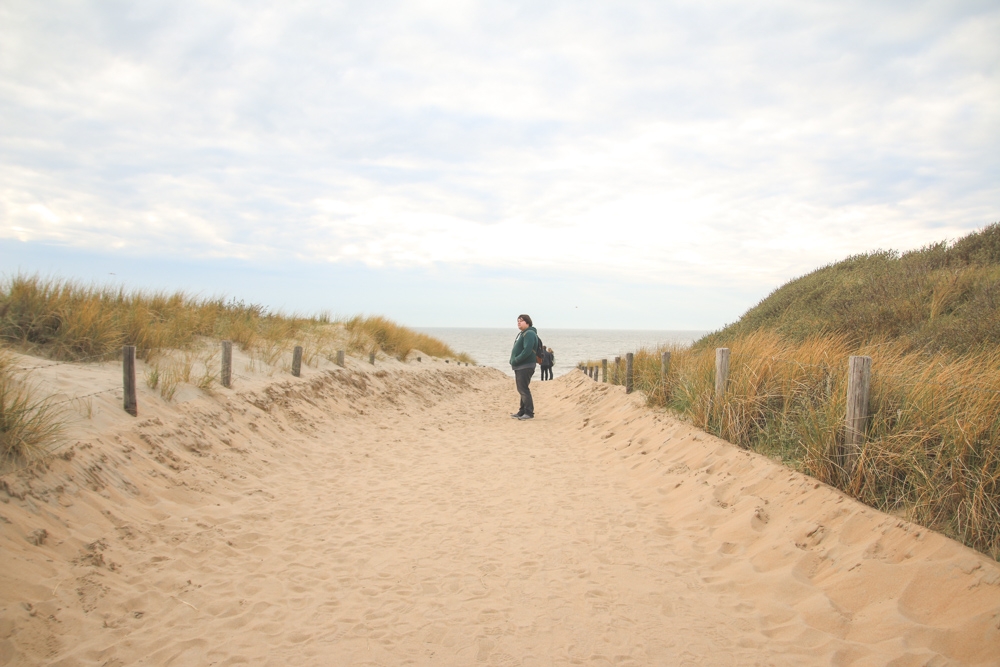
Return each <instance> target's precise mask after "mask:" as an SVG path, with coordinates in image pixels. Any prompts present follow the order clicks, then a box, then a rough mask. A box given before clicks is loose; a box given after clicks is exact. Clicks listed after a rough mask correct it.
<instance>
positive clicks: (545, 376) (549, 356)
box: [542, 347, 556, 380]
mask: <svg viewBox="0 0 1000 667" xmlns="http://www.w3.org/2000/svg"><path fill="white" fill-rule="evenodd" d="M555 363H556V355H555V354H553V353H552V348H551V347H550V348H546V349H545V351H544V352H542V380H551V379H552V366H553V364H555Z"/></svg>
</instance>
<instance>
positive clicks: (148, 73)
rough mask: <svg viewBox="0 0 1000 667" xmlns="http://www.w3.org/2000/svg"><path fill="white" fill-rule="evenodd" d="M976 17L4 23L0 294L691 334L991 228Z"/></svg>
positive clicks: (55, 19) (97, 11) (32, 11)
mask: <svg viewBox="0 0 1000 667" xmlns="http://www.w3.org/2000/svg"><path fill="white" fill-rule="evenodd" d="M998 35H1000V4H998V3H997V2H995V0H984V1H975V2H965V1H963V0H942V1H936V0H933V1H930V2H920V1H919V0H906V1H900V2H883V1H880V0H857V1H855V0H836V1H832V0H831V1H828V2H812V1H808V0H773V1H771V0H761V1H757V2H746V0H733V1H729V0H721V1H708V0H695V1H691V2H688V1H686V0H685V1H672V0H649V1H646V0H616V1H614V2H611V1H610V0H604V1H597V0H572V1H569V0H565V1H563V0H552V1H550V0H526V1H523V2H521V1H512V2H506V1H495V2H486V1H484V0H479V1H463V0H407V1H399V2H396V1H383V0H345V1H340V2H337V1H331V2H326V1H323V2H320V1H319V0H302V1H296V0H282V1H281V2H264V1H258V2H254V1H252V0H250V1H247V0H238V1H237V0H231V1H229V0H197V1H196V2H188V1H184V0H170V1H157V0H143V1H142V2H127V1H125V0H92V1H89V2H88V1H87V0H72V1H68V0H67V1H60V0H46V1H45V2H38V1H37V0H0V270H2V273H3V275H4V277H8V276H10V275H12V274H15V273H17V272H19V271H20V272H22V273H29V274H33V273H41V274H43V275H48V276H55V277H61V278H70V279H74V280H78V281H83V282H87V283H90V282H93V281H96V282H98V283H101V284H104V283H111V284H124V285H126V286H128V287H137V288H143V289H145V288H153V289H164V290H168V291H174V290H178V289H180V290H185V291H188V292H190V293H192V294H199V295H203V296H206V297H208V296H219V295H222V296H231V297H234V298H242V299H245V300H248V301H253V302H257V303H262V304H265V305H268V306H269V307H271V308H275V309H282V310H284V311H285V312H298V313H302V314H314V313H318V312H321V311H329V312H331V313H334V314H342V315H354V314H358V313H371V314H382V315H386V316H388V317H390V318H392V319H394V320H396V321H398V322H400V323H403V324H407V325H411V326H418V327H419V326H513V324H512V322H513V320H514V316H516V314H517V313H521V312H528V313H530V314H531V315H532V316H533V317H534V319H535V320H536V322H537V323H538V324H539V325H540V326H548V327H587V328H651V329H716V328H719V327H721V326H723V325H724V324H726V323H728V322H732V321H734V320H736V319H737V318H738V317H739V316H740V315H741V314H742V313H743V312H744V311H746V310H747V309H748V308H750V307H751V306H753V305H754V304H755V303H757V302H758V301H759V300H760V299H762V298H763V297H765V296H767V294H769V293H770V292H771V291H772V290H773V289H775V288H777V287H779V286H780V285H782V284H783V283H785V282H787V281H788V280H790V279H792V278H795V277H797V276H800V275H802V274H804V273H808V272H809V271H811V270H813V269H815V268H818V267H819V266H822V265H824V264H827V263H830V262H833V261H837V260H839V259H843V258H844V257H847V256H849V255H852V254H856V253H860V252H866V251H870V250H875V249H878V248H893V249H897V250H904V251H905V250H908V249H914V248H919V247H921V246H923V245H925V244H927V243H932V242H937V241H941V240H949V239H950V240H954V239H956V238H959V237H961V236H964V235H966V234H968V233H970V232H972V231H975V230H977V229H980V228H982V227H983V226H985V225H987V224H990V223H992V222H996V221H998V220H1000V39H997V36H998Z"/></svg>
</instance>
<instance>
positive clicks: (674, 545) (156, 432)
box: [0, 358, 1000, 666]
mask: <svg viewBox="0 0 1000 667" xmlns="http://www.w3.org/2000/svg"><path fill="white" fill-rule="evenodd" d="M120 372H121V371H120V367H118V366H116V365H113V364H110V365H107V366H87V367H80V366H74V365H69V366H65V365H64V366H59V367H51V368H44V369H40V370H38V371H36V374H35V377H37V378H38V381H39V382H40V383H41V384H42V385H43V386H45V387H47V388H48V389H49V390H50V391H53V392H56V393H57V394H59V395H65V396H66V397H67V398H68V397H72V396H81V395H84V394H88V393H92V392H94V391H96V390H99V389H101V388H102V387H113V386H114V385H115V381H116V380H117V381H120ZM533 388H534V390H535V394H536V404H537V406H538V407H537V414H538V417H537V419H535V420H534V421H533V422H519V421H516V420H512V419H510V418H509V416H508V414H509V413H510V412H511V411H512V408H514V407H515V405H516V394H515V391H514V387H513V380H511V379H509V378H507V377H506V376H504V375H503V374H502V373H500V372H499V371H496V370H491V369H484V368H472V367H455V366H454V365H453V364H452V365H446V364H444V363H442V362H432V363H427V359H426V358H425V359H424V362H423V363H407V364H403V363H399V362H394V361H391V360H390V361H380V362H379V364H378V366H377V367H372V366H370V365H368V364H367V363H362V362H359V361H357V360H349V363H348V367H347V368H346V369H340V368H330V367H322V368H319V369H317V368H309V369H306V370H304V372H303V377H301V378H291V377H289V376H288V375H283V374H278V373H276V374H274V375H272V376H267V375H264V374H260V373H258V374H251V373H244V374H243V375H242V376H241V377H240V378H239V381H238V383H237V385H236V386H235V388H234V389H232V390H227V389H216V390H215V392H214V393H213V394H205V393H203V392H201V391H199V390H196V389H193V388H187V389H184V390H182V391H180V392H178V394H177V395H176V396H175V397H174V399H175V400H174V401H172V402H165V401H163V400H162V399H160V398H159V397H157V396H156V395H155V394H154V393H153V392H151V391H150V390H148V388H145V387H142V388H141V390H142V393H141V395H140V414H139V417H138V418H132V417H129V416H127V415H125V413H124V412H122V411H121V410H120V408H119V407H118V406H119V404H120V393H118V394H115V393H114V392H105V393H102V394H99V395H97V396H94V397H92V398H90V399H88V400H87V401H83V402H81V401H71V402H70V403H68V405H71V406H72V409H73V410H75V411H76V413H77V414H78V415H79V418H78V419H77V421H76V422H75V423H74V424H73V426H72V428H71V431H70V433H69V439H68V445H67V446H66V447H64V448H63V449H61V450H60V451H59V457H58V458H56V459H55V460H54V461H53V463H52V464H51V466H50V467H49V469H48V470H44V471H38V472H34V473H21V474H20V475H9V474H8V475H4V476H3V477H2V478H0V486H2V489H0V500H2V501H3V502H2V503H0V540H2V554H3V556H2V558H3V562H2V568H0V664H2V665H32V664H45V665H109V666H114V665H247V664H249V665H289V664H294V665H478V664H482V665H504V666H506V665H525V666H535V665H537V666H542V665H618V666H632V665H635V666H638V665H688V664H691V665H695V664H704V665H887V664H892V665H901V666H902V665H996V664H998V662H1000V567H998V564H997V563H996V562H994V561H992V560H991V559H988V558H986V557H984V556H982V555H980V554H977V553H976V552H974V551H971V550H969V549H967V548H965V547H963V546H961V545H959V544H957V543H955V542H954V541H952V540H949V539H946V538H944V537H942V536H941V535H938V534H936V533H933V532H930V531H928V530H925V529H923V528H920V527H918V526H914V525H912V524H909V523H907V522H905V521H902V520H900V519H898V518H895V517H892V516H889V515H886V514H883V513H880V512H877V511H874V510H872V509H869V508H866V507H864V506H862V505H860V504H858V503H856V502H854V501H852V500H850V499H848V498H846V497H844V496H843V495H842V494H840V493H839V492H837V491H835V490H833V489H831V488H829V487H826V486H824V485H821V484H818V483H817V482H816V481H815V480H812V479H810V478H808V477H805V476H803V475H800V474H797V473H794V472H791V471H789V470H788V469H785V468H782V467H781V466H779V465H777V464H775V463H773V462H771V461H769V460H767V459H765V458H763V457H760V456H757V455H753V454H749V453H747V452H744V451H741V450H739V449H737V448H735V447H733V446H731V445H729V444H728V443H725V442H723V441H721V440H719V439H717V438H714V437H712V436H709V435H706V434H705V433H703V432H701V431H699V430H698V429H696V428H693V427H691V426H690V425H687V424H685V423H682V422H680V421H678V420H676V419H674V418H672V417H670V416H667V415H664V414H657V413H655V412H652V411H650V410H648V409H646V408H644V407H643V406H642V404H641V399H640V398H639V397H637V396H626V395H625V394H624V392H623V390H622V388H620V387H609V386H607V385H599V384H596V383H594V382H593V381H591V380H590V379H588V378H586V377H585V376H584V375H583V374H581V373H579V372H574V373H573V374H570V375H568V376H564V377H561V378H558V379H557V380H555V381H553V382H546V383H540V382H536V383H534V384H533Z"/></svg>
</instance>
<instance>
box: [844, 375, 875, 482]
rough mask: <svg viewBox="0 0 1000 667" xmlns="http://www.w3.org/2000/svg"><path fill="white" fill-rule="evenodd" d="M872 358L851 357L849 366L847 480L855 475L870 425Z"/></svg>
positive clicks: (845, 442)
mask: <svg viewBox="0 0 1000 667" xmlns="http://www.w3.org/2000/svg"><path fill="white" fill-rule="evenodd" d="M871 380H872V358H871V357H851V359H850V361H849V362H848V366H847V419H846V421H845V422H844V451H843V452H842V460H843V466H844V474H845V475H846V478H845V481H846V480H849V479H850V478H851V477H852V476H853V475H854V466H855V465H856V464H857V462H858V452H859V450H860V449H861V443H862V442H864V439H865V431H866V430H867V426H868V399H869V397H870V396H871Z"/></svg>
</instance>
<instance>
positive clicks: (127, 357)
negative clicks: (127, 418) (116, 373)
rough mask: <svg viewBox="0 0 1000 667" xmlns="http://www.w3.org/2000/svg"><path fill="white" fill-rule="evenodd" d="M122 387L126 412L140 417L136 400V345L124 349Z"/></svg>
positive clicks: (126, 346)
mask: <svg viewBox="0 0 1000 667" xmlns="http://www.w3.org/2000/svg"><path fill="white" fill-rule="evenodd" d="M122 387H123V389H124V394H125V405H124V408H125V412H127V413H129V414H130V415H132V416H133V417H138V416H139V403H138V401H137V400H136V398H135V345H125V346H123V347H122Z"/></svg>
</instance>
